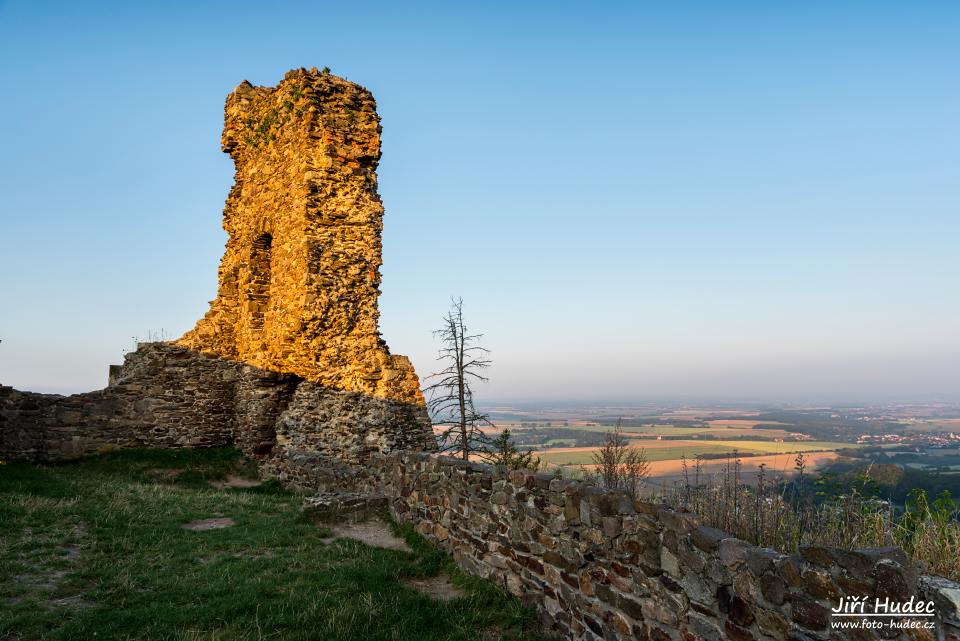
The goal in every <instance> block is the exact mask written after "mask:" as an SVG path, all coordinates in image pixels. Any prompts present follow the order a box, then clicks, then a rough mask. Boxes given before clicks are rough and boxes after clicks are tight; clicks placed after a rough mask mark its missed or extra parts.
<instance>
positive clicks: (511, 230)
mask: <svg viewBox="0 0 960 641" xmlns="http://www.w3.org/2000/svg"><path fill="white" fill-rule="evenodd" d="M281 6H282V5H278V7H275V8H273V9H271V11H273V12H276V11H282V8H279V7H281ZM285 6H286V7H288V9H289V10H290V11H291V12H292V13H295V15H296V16H297V19H296V20H287V21H283V23H282V24H283V28H282V29H271V28H269V27H268V26H265V24H264V22H263V12H262V9H259V8H258V5H257V4H255V3H244V2H233V3H229V4H228V3H218V2H211V3H203V5H202V6H200V5H195V4H192V3H179V2H172V3H166V4H164V5H162V6H158V7H148V6H136V7H134V6H129V5H127V4H124V3H110V2H107V3H102V4H99V5H97V7H95V8H91V7H87V6H80V5H76V4H72V3H66V2H63V3H58V2H52V3H44V5H43V6H40V5H39V4H38V3H29V2H18V1H16V0H14V1H8V2H0V58H2V59H3V60H4V61H5V64H4V83H3V84H4V88H5V91H6V99H5V100H3V101H0V116H2V117H3V121H4V122H5V123H7V125H8V126H7V130H6V139H5V144H4V145H3V146H2V147H0V172H2V175H3V176H4V198H3V201H2V204H0V225H2V227H0V229H2V234H3V239H4V241H5V242H4V249H3V252H2V253H0V271H2V273H3V274H4V275H5V276H6V278H5V288H4V296H3V298H2V301H0V340H2V343H0V383H3V384H4V385H13V386H14V387H17V388H19V389H28V390H35V391H53V392H59V393H63V392H78V391H86V390H90V389H98V388H102V387H103V386H104V385H105V384H106V378H107V367H108V365H109V364H111V363H119V362H121V360H122V354H123V352H124V351H129V349H130V347H131V342H132V340H131V337H133V336H138V337H140V338H141V339H146V338H147V336H148V334H149V333H151V332H153V333H157V332H159V331H160V330H161V329H163V330H164V331H165V332H166V335H167V336H168V337H171V338H173V337H177V336H179V335H181V334H182V333H183V332H185V331H186V330H188V329H190V328H191V327H192V326H193V324H194V322H195V321H196V320H197V319H199V318H200V317H201V316H202V315H203V314H204V312H205V311H206V309H207V301H209V300H212V299H213V297H214V294H215V286H216V270H217V264H218V262H219V260H220V257H221V255H222V252H223V245H224V242H225V240H226V235H225V234H224V232H223V231H222V229H221V228H220V224H221V212H222V208H223V202H224V199H225V198H226V196H227V191H228V189H229V187H230V185H231V183H232V172H233V167H232V163H231V162H230V159H229V158H228V157H227V156H226V155H225V154H223V153H221V151H220V143H219V139H220V131H221V127H222V116H223V100H224V98H225V97H226V95H227V93H229V92H230V91H231V90H232V89H233V88H234V87H235V86H236V85H237V84H239V83H240V82H241V81H242V80H244V79H248V80H250V81H251V82H253V83H254V84H262V85H274V84H276V83H277V82H278V81H279V80H280V79H281V78H282V76H283V74H284V73H285V72H286V71H287V70H288V69H290V68H295V67H301V66H302V67H313V66H316V67H323V66H329V67H330V68H331V69H332V70H333V72H334V73H336V74H338V75H342V76H345V77H347V78H349V79H351V80H354V81H356V82H359V83H361V84H363V85H365V86H367V87H368V88H370V89H371V90H372V91H373V93H374V95H375V97H376V99H377V101H378V110H379V112H380V114H381V116H382V118H383V123H382V124H383V128H384V129H383V158H382V160H381V164H380V170H379V177H380V193H381V196H382V197H383V201H384V205H385V208H386V217H385V221H384V224H385V229H384V236H383V240H384V265H383V268H382V270H381V271H382V274H383V283H382V290H383V295H382V296H381V299H380V304H381V307H380V308H381V313H382V317H381V330H382V334H383V336H384V338H385V339H386V341H387V343H388V345H389V346H390V349H391V351H392V352H393V353H397V354H405V355H408V356H410V357H411V359H412V361H413V363H414V365H415V367H416V369H417V372H418V373H419V374H420V376H421V379H423V378H424V377H425V376H426V375H428V374H429V373H430V372H432V371H435V369H436V363H435V361H434V357H435V352H436V348H437V345H436V343H435V341H434V339H433V337H432V335H431V330H432V329H435V328H436V327H437V326H438V325H439V322H440V319H441V317H442V315H443V314H444V313H445V312H446V310H447V307H448V303H449V299H450V297H451V296H462V297H463V299H464V303H465V305H464V312H465V315H466V319H467V323H468V325H469V326H470V329H471V330H474V331H477V332H482V333H484V334H485V341H484V342H485V345H486V346H487V347H489V348H490V349H491V350H492V354H491V357H492V359H493V361H494V367H493V368H491V370H490V371H489V376H490V379H491V380H490V383H489V384H487V385H483V386H480V387H479V388H478V398H479V399H480V401H481V402H482V403H487V404H490V403H509V402H520V401H527V402H531V403H551V402H563V401H565V400H566V401H571V402H572V399H577V402H582V403H591V402H596V403H605V402H623V399H635V400H634V401H630V402H643V399H668V398H674V399H690V402H697V401H696V399H700V400H701V401H706V402H710V401H711V399H712V402H717V401H724V400H726V401H730V402H736V401H737V399H741V400H743V401H746V399H750V402H810V403H818V402H822V403H825V404H827V403H839V404H843V403H855V402H858V401H862V402H891V401H901V402H909V401H911V400H915V401H919V402H935V401H938V400H939V401H948V402H957V401H960V329H958V328H960V296H958V295H957V294H956V289H957V283H958V282H960V252H958V250H957V244H958V241H960V189H958V182H957V176H958V170H960V166H958V162H957V158H960V123H958V121H957V118H956V114H957V113H958V112H960V86H958V85H957V83H956V77H957V74H958V71H960V44H958V41H957V38H956V34H957V33H958V32H960V5H957V4H955V3H946V2H925V3H913V4H910V5H901V4H896V3H872V4H871V5H869V6H853V5H844V6H840V5H831V4H826V3H824V4H816V3H814V4H808V5H803V6H775V5H768V4H764V3H749V2H748V3H742V4H739V5H737V6H731V5H707V4H702V5H698V4H697V3H692V4H691V3H677V4H671V5H668V6H661V5H652V4H650V5H647V4H635V3H629V4H627V3H623V4H620V3H613V4H611V5H609V6H606V7H590V8H589V9H588V8H586V7H583V8H579V7H576V6H573V5H570V6H566V5H556V4H551V3H536V2H535V3H529V4H524V5H523V6H515V5H513V4H510V3H493V4H490V5H485V6H484V7H469V8H466V7H457V8H456V9H454V8H453V7H447V6H446V5H444V4H442V3H412V4H407V5H404V6H403V7H399V6H394V5H390V4H383V5H376V4H371V5H369V6H366V5H365V6H363V7H359V6H348V5H344V4H342V3H340V4H331V5H322V4H316V3H289V4H287V5H285ZM464 233H466V234H467V238H466V239H464V237H463V235H464ZM464 251H469V252H471V253H470V255H469V256H468V257H466V258H465V257H464ZM591 399H593V400H591ZM612 399H619V401H613V400H612ZM679 402H683V401H679Z"/></svg>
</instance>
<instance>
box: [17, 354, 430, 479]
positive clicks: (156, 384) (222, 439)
mask: <svg viewBox="0 0 960 641" xmlns="http://www.w3.org/2000/svg"><path fill="white" fill-rule="evenodd" d="M425 420H426V419H425V415H424V413H423V412H422V407H421V406H420V405H410V404H406V403H401V402H399V401H394V400H391V399H384V398H375V397H372V396H368V395H365V394H359V393H356V392H346V391H343V390H336V389H331V388H326V387H323V386H321V385H318V384H317V383H314V382H311V381H304V380H303V379H302V378H300V377H298V376H295V375H292V374H279V373H276V372H270V371H266V370H262V369H259V368H256V367H253V366H251V365H246V364H244V363H239V362H237V361H231V360H227V359H221V358H216V357H213V356H207V355H204V354H200V353H199V352H196V351H194V350H191V349H188V348H185V347H182V346H179V345H175V344H171V343H142V344H141V345H140V346H139V348H138V349H137V351H136V352H132V353H130V354H128V355H127V358H126V362H125V364H124V365H123V366H122V367H120V368H117V369H115V370H113V371H112V372H111V384H110V385H109V386H108V387H107V388H106V389H103V390H98V391H95V392H88V393H86V394H74V395H72V396H59V395H55V394H35V393H31V392H21V391H18V390H15V389H13V388H11V387H0V459H4V460H31V461H57V460H64V459H70V458H76V457H79V456H82V455H85V454H91V453H95V452H101V451H106V450H111V449H117V448H127V447H224V446H230V445H236V446H237V447H239V448H240V449H241V450H243V452H244V453H245V454H247V455H248V456H251V457H253V458H256V459H257V460H258V461H260V462H261V464H263V465H267V461H268V459H270V458H271V457H283V456H285V454H284V451H285V450H286V449H287V448H303V447H306V448H311V449H313V450H314V451H316V452H319V453H325V454H327V455H329V456H332V457H337V458H338V459H339V460H341V461H343V462H344V463H360V462H362V461H363V460H365V459H366V458H367V457H368V456H369V455H370V454H372V453H375V452H386V451H389V450H390V449H392V448H395V447H406V448H416V449H431V448H433V447H435V444H434V443H433V441H432V440H431V438H430V434H429V429H428V428H429V423H427V424H426V425H424V421H425ZM411 425H416V426H417V427H418V429H410V426H411Z"/></svg>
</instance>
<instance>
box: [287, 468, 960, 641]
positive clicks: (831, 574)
mask: <svg viewBox="0 0 960 641" xmlns="http://www.w3.org/2000/svg"><path fill="white" fill-rule="evenodd" d="M313 465H314V462H311V460H310V457H309V456H306V455H301V456H300V457H299V458H296V459H291V460H288V466H287V469H286V471H285V474H284V478H285V479H286V480H287V481H288V482H291V483H294V484H297V485H301V486H307V487H309V486H311V485H316V483H317V482H318V481H321V482H324V481H328V480H329V479H328V476H327V475H326V474H323V475H321V476H320V477H317V476H316V475H315V470H316V468H315V467H313ZM365 474H367V476H365V477H363V478H361V477H360V476H355V477H354V478H351V479H348V480H347V483H348V484H349V485H351V486H352V487H354V488H356V487H358V486H364V485H365V486H366V488H367V490H368V491H370V492H371V493H372V494H373V495H374V496H376V495H380V494H384V495H385V496H386V497H387V499H388V502H389V505H390V509H391V512H392V513H393V514H394V516H395V517H396V518H397V519H399V520H401V521H404V522H407V523H411V524H413V525H414V526H415V527H416V529H417V531H418V532H420V533H421V534H423V535H425V536H426V537H427V538H429V539H431V540H432V541H434V542H436V543H437V544H439V545H440V546H442V547H443V548H445V549H446V550H448V551H449V552H450V553H451V554H452V555H453V557H454V559H455V560H456V561H457V563H458V564H459V565H460V566H461V567H463V568H464V569H466V570H467V571H469V572H471V573H473V574H476V575H479V576H482V577H486V578H488V579H491V580H492V581H494V582H496V583H498V584H500V585H502V586H503V587H505V588H506V589H507V590H509V591H510V592H511V593H513V594H515V595H517V596H519V597H520V598H522V599H524V600H525V601H527V602H528V603H530V604H532V605H534V606H536V607H537V608H538V610H539V612H540V614H541V617H542V620H543V623H544V626H545V628H546V629H547V630H549V631H552V632H554V633H557V634H558V635H560V636H561V638H565V639H586V640H589V641H595V640H600V639H605V640H619V639H651V640H655V641H668V640H671V641H701V640H710V641H713V640H723V641H750V640H753V639H756V640H758V641H759V640H763V639H768V640H769V639H773V640H776V641H817V640H828V639H829V640H831V641H834V640H836V641H839V640H841V639H854V640H857V641H860V640H868V639H881V638H884V639H901V640H906V639H915V640H932V639H940V640H942V641H946V640H950V641H957V640H958V639H960V585H958V584H956V583H953V582H950V581H947V580H945V579H942V578H935V577H923V576H919V574H918V572H917V571H916V570H915V569H914V568H912V567H911V566H910V565H908V564H907V560H906V558H905V556H904V554H903V552H902V551H901V550H899V549H896V548H884V549H868V550H854V551H843V550H834V549H827V548H814V547H810V548H804V549H802V550H801V553H800V554H799V555H797V556H788V555H784V554H779V553H777V552H774V551H772V550H768V549H761V548H757V547H754V546H752V545H749V544H747V543H745V542H743V541H740V540H738V539H735V538H732V537H730V536H729V535H727V534H724V533H723V532H720V531H718V530H715V529H712V528H709V527H703V526H701V525H700V524H699V523H698V520H697V517H696V516H694V515H691V514H682V513H677V512H673V511H671V510H669V509H667V508H665V507H663V506H661V505H657V504H653V503H646V502H643V501H634V500H631V499H630V498H629V497H628V496H626V495H625V494H622V493H618V492H608V491H603V490H600V489H598V488H595V487H592V486H589V485H586V484H583V483H579V482H576V481H570V480H561V479H557V478H554V477H553V476H552V475H549V474H540V473H532V472H529V471H509V472H508V471H504V470H499V469H497V468H493V467H490V466H487V465H481V464H476V463H465V462H463V461H461V460H457V459H451V458H447V457H438V456H436V455H431V454H428V453H393V454H388V455H385V456H378V457H374V459H372V460H371V461H370V462H369V463H368V465H367V466H366V468H365ZM843 596H857V597H868V599H869V602H870V603H873V599H874V598H880V599H881V600H883V599H890V601H891V602H901V601H904V602H905V601H907V600H909V599H910V598H911V597H912V598H913V600H914V602H916V601H920V600H933V601H934V602H935V607H936V614H937V616H936V618H935V619H932V620H931V619H928V618H916V619H913V620H914V621H918V622H920V625H922V624H923V623H924V622H931V624H932V625H934V626H935V627H934V628H933V629H923V628H918V629H911V630H906V631H902V632H901V631H893V632H891V631H889V630H887V631H879V630H849V629H836V628H833V627H831V626H832V624H833V622H838V621H846V620H848V619H845V618H837V617H833V616H832V615H831V609H832V608H835V607H836V606H837V604H838V602H839V599H840V598H841V597H843ZM897 620H898V621H899V620H904V619H901V618H897Z"/></svg>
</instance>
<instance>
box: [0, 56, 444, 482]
mask: <svg viewBox="0 0 960 641" xmlns="http://www.w3.org/2000/svg"><path fill="white" fill-rule="evenodd" d="M224 112H225V113H224V129H223V137H222V147H223V150H224V151H225V152H227V153H229V154H230V156H231V158H232V159H233V161H234V165H235V168H236V174H235V180H234V184H233V187H232V188H231V190H230V194H229V196H228V197H227V202H226V207H225V208H224V212H223V228H224V230H225V231H226V232H227V234H228V240H227V246H226V251H225V252H224V255H223V259H222V260H221V263H220V269H219V275H218V289H217V296H216V299H215V300H213V301H212V302H211V304H210V309H209V311H208V312H207V314H206V315H205V316H204V317H203V318H202V319H201V320H200V321H198V322H197V324H196V326H195V327H194V328H193V329H192V330H190V331H188V332H187V333H186V334H184V335H183V336H182V337H181V338H180V339H179V340H177V341H174V342H173V343H144V344H141V345H140V346H139V348H138V349H137V351H136V352H133V353H131V354H128V355H127V357H126V361H125V363H124V365H123V366H119V367H115V368H112V369H111V373H110V385H109V386H108V387H107V388H106V389H104V390H99V391H96V392H89V393H86V394H76V395H73V396H67V397H64V396H58V395H45V394H33V393H29V392H20V391H17V390H14V389H12V388H9V387H0V458H9V459H18V458H19V459H24V458H26V459H34V460H56V459H62V458H69V457H73V456H79V455H82V454H85V453H89V452H93V451H98V450H103V449H109V448H112V447H129V446H160V447H179V446H216V445H230V444H234V445H237V446H238V447H240V448H241V449H243V450H244V451H245V452H246V453H247V454H248V455H251V456H255V457H257V458H258V459H259V460H260V461H261V463H262V464H263V466H264V467H265V468H266V469H268V470H272V471H274V472H276V473H277V474H278V475H280V476H282V475H283V474H284V473H285V470H287V469H288V466H287V463H288V462H289V461H291V460H294V459H297V458H298V457H301V458H302V457H304V456H308V457H314V458H315V457H317V456H320V457H326V458H329V459H331V460H334V459H335V460H336V461H343V462H347V463H358V462H361V461H362V460H364V458H365V457H366V456H367V455H369V454H371V453H375V452H376V453H383V452H389V451H393V450H397V449H411V448H412V449H421V450H432V449H435V447H436V445H435V441H434V438H433V435H432V431H431V428H430V421H429V418H428V417H427V413H426V407H425V404H424V399H423V394H422V393H421V391H420V384H419V381H418V379H417V375H416V373H415V372H414V370H413V366H412V365H411V364H410V361H409V359H407V358H406V357H404V356H397V355H393V354H390V351H389V350H388V348H387V345H386V343H385V342H384V340H383V339H382V337H381V336H380V333H379V329H378V317H379V311H378V307H377V297H378V296H379V293H380V289H379V286H380V266H381V263H382V259H381V236H380V235H381V230H382V228H383V204H382V203H381V201H380V196H379V194H378V193H377V175H376V169H377V163H378V162H379V159H380V118H379V116H378V115H377V112H376V103H375V101H374V99H373V96H372V95H371V94H370V92H369V91H368V90H366V89H365V88H363V87H361V86H359V85H357V84H355V83H352V82H349V81H347V80H345V79H343V78H339V77H337V76H334V75H332V74H330V73H329V72H326V71H323V72H321V71H318V70H316V69H311V70H309V71H308V70H305V69H299V70H294V71H290V72H288V73H287V74H286V76H285V77H284V79H283V81H282V82H280V83H279V84H278V85H277V86H276V87H254V86H252V85H251V84H250V83H248V82H243V83H241V84H240V86H238V87H237V88H236V90H235V91H234V92H233V93H231V94H230V95H229V96H228V97H227V101H226V107H225V110H224Z"/></svg>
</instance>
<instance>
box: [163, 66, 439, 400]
mask: <svg viewBox="0 0 960 641" xmlns="http://www.w3.org/2000/svg"><path fill="white" fill-rule="evenodd" d="M225 112H226V113H225V125H224V130H223V141H222V142H223V150H224V151H225V152H227V153H229V154H230V156H231V157H232V158H233V161H234V164H235V166H236V177H235V181H234V186H233V188H232V189H231V190H230V195H229V197H228V198H227V205H226V208H225V209H224V212H223V228H224V230H225V231H226V232H227V234H228V235H229V240H228V241H227V248H226V252H225V253H224V256H223V260H222V262H221V264H220V273H219V289H218V293H217V298H216V300H214V301H213V302H212V303H211V306H210V311H209V312H208V313H207V315H206V316H205V317H204V318H203V319H202V320H201V321H200V322H199V323H197V326H196V327H195V328H194V329H193V330H192V331H190V332H188V333H187V334H186V335H185V336H183V338H181V339H180V341H179V343H180V344H181V345H183V346H185V347H189V348H192V349H196V350H199V351H201V352H203V353H205V354H212V355H216V356H220V357H222V358H228V359H233V360H239V361H242V362H245V363H249V364H251V365H254V366H256V367H259V368H262V369H266V370H270V371H277V372H287V373H291V374H296V375H297V376H301V377H303V378H305V379H307V380H311V381H315V382H318V383H321V384H323V385H326V386H330V387H334V388H337V389H342V390H348V391H352V392H360V393H363V394H369V395H372V396H375V397H378V398H389V399H393V400H397V401H401V402H405V403H419V404H422V403H423V397H422V395H421V393H420V386H419V383H418V381H417V377H416V375H415V374H414V372H413V368H412V367H411V365H410V361H409V360H408V359H407V358H405V357H403V356H393V355H391V354H390V353H389V351H388V350H387V346H386V344H385V343H384V341H383V340H382V339H381V338H380V335H379V332H378V329H377V319H378V316H379V312H378V309H377V296H378V295H379V293H380V290H379V287H380V265H381V262H382V261H381V257H380V256H381V241H380V232H381V230H382V228H383V204H382V203H381V201H380V196H379V194H378V193H377V174H376V169H377V163H378V162H379V160H380V118H379V116H378V115H377V111H376V103H375V102H374V99H373V96H372V95H371V94H370V92H369V91H367V90H366V89H364V88H363V87H361V86H359V85H357V84H354V83H352V82H349V81H347V80H344V79H343V78H338V77H337V76H334V75H331V74H329V73H321V72H318V71H316V70H311V71H306V70H303V69H301V70H299V71H291V72H290V73H288V74H287V75H286V77H285V78H284V80H283V81H282V82H281V83H280V84H279V85H277V86H276V87H253V86H251V85H250V84H249V83H247V82H244V83H242V84H241V85H240V86H239V87H237V89H236V90H235V91H234V92H233V93H232V94H230V96H229V97H228V98H227V104H226V109H225Z"/></svg>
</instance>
